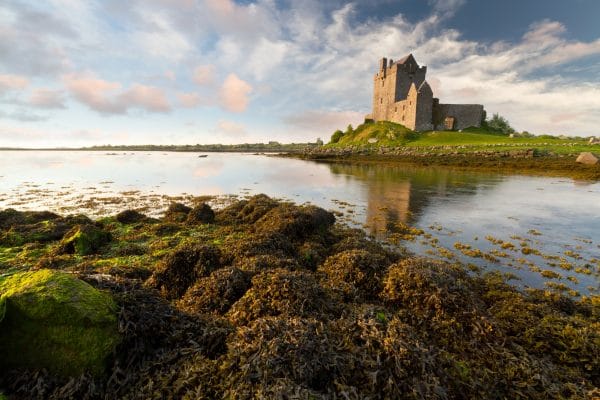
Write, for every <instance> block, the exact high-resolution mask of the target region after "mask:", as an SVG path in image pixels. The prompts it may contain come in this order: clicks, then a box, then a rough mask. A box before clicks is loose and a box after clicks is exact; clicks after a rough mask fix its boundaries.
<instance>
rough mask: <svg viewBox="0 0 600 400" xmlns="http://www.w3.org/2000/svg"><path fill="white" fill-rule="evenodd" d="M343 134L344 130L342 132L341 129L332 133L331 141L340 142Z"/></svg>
mask: <svg viewBox="0 0 600 400" xmlns="http://www.w3.org/2000/svg"><path fill="white" fill-rule="evenodd" d="M342 136H344V132H342V131H341V130H339V129H338V130H337V131H335V132H333V135H331V143H337V142H339V141H340V139H341V138H342Z"/></svg>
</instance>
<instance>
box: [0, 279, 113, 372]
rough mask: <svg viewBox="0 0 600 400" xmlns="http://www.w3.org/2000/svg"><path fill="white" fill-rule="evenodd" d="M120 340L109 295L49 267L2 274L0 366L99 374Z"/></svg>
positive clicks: (1, 368) (1, 367) (3, 367)
mask: <svg viewBox="0 0 600 400" xmlns="http://www.w3.org/2000/svg"><path fill="white" fill-rule="evenodd" d="M119 340H120V336H119V332H118V324H117V316H116V305H115V303H114V302H113V300H112V298H111V297H110V296H109V295H107V294H105V293H102V292H100V291H98V290H97V289H95V288H93V287H92V286H91V285H89V284H88V283H86V282H83V281H82V280H79V279H77V278H75V277H74V276H72V275H70V274H67V273H63V272H56V271H50V270H40V271H35V272H23V273H17V274H14V275H11V276H8V277H0V370H6V369H11V368H18V367H24V368H33V369H36V368H47V369H48V370H49V371H51V372H53V373H56V374H59V375H65V376H68V375H78V374H80V373H82V372H83V371H90V372H92V373H93V374H101V373H102V372H103V371H104V367H105V362H106V360H107V358H108V356H109V355H110V354H111V353H112V352H113V350H114V349H115V347H116V345H117V344H118V342H119Z"/></svg>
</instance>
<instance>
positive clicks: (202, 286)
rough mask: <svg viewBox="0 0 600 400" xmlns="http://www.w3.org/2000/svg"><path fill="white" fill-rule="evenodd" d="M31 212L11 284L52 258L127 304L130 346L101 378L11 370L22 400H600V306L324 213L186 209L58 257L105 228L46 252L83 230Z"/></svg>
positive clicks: (123, 323) (119, 226)
mask: <svg viewBox="0 0 600 400" xmlns="http://www.w3.org/2000/svg"><path fill="white" fill-rule="evenodd" d="M197 211H202V210H200V209H198V210H197ZM205 211H206V210H205ZM16 213H17V212H15V211H14V210H13V211H11V210H6V211H4V212H0V234H2V235H4V236H3V237H11V238H12V239H11V240H12V241H11V244H10V246H23V247H22V249H21V248H19V247H10V248H8V247H7V246H8V245H3V244H2V243H1V242H0V247H1V249H2V250H3V253H2V254H5V256H4V257H5V258H3V259H2V261H1V262H0V272H3V270H2V268H5V267H4V265H5V264H6V266H7V267H10V268H13V269H19V268H21V269H23V268H33V267H34V266H35V265H36V264H37V263H39V262H40V261H39V258H40V257H41V258H42V259H44V257H50V260H51V261H52V267H53V268H56V269H59V270H66V271H70V272H73V273H76V274H78V276H80V277H81V278H82V279H84V280H86V281H87V282H89V283H90V284H92V285H93V286H95V287H97V288H99V289H101V290H104V291H106V292H108V293H110V294H111V295H112V296H113V298H114V299H115V302H116V303H117V304H118V306H119V307H120V312H119V331H120V333H121V335H122V337H123V341H122V343H121V344H120V345H119V347H118V348H117V350H116V352H115V354H114V356H113V360H112V362H111V363H109V366H108V368H107V370H106V373H105V375H104V376H100V377H92V376H91V375H89V374H83V375H81V376H78V377H71V378H68V379H67V378H62V377H58V376H53V375H51V374H49V373H48V372H47V371H44V370H2V371H0V392H2V393H5V394H6V395H8V396H10V397H9V398H15V399H73V398H77V399H107V398H109V399H162V398H177V399H221V398H228V399H331V400H334V399H440V400H444V399H463V398H468V399H488V398H494V399H500V398H506V399H513V398H514V399H518V398H531V399H553V398H564V399H592V398H599V396H600V390H599V386H600V372H599V371H600V324H599V323H598V321H599V320H600V303H599V302H598V297H597V296H593V295H592V296H589V297H585V298H581V299H578V300H575V299H570V298H567V297H565V296H564V295H562V294H555V293H551V292H546V291H539V290H527V291H518V290H517V289H515V288H514V287H512V286H510V285H509V284H508V283H506V281H505V279H504V278H503V277H502V276H501V275H500V274H487V275H483V276H479V275H473V274H472V273H470V272H467V269H466V268H464V267H463V266H461V265H454V264H449V263H445V262H440V261H434V260H429V259H422V258H417V257H414V256H411V255H409V254H407V253H406V252H405V251H402V250H401V249H398V250H397V251H396V250H394V251H393V250H390V248H389V247H386V248H384V247H383V246H382V245H381V244H380V243H378V242H376V241H374V240H370V239H368V238H367V237H366V235H365V234H364V233H363V232H362V231H359V230H355V229H348V228H347V227H344V226H342V225H340V224H335V223H334V221H335V220H334V218H333V215H331V214H330V213H329V212H327V211H325V210H322V209H319V208H317V207H313V206H295V205H293V204H290V203H282V202H278V201H276V200H273V199H271V198H269V197H267V196H265V195H258V196H254V197H251V198H249V199H247V200H242V201H237V202H235V203H233V204H231V205H230V206H228V207H226V208H224V209H222V210H218V211H216V212H215V217H214V221H213V222H211V223H204V222H201V221H200V218H198V219H196V218H197V217H196V216H192V215H193V214H194V211H193V210H192V209H189V207H187V206H185V205H177V206H172V207H171V210H170V211H168V212H167V215H166V216H165V218H163V219H162V220H160V221H156V220H151V219H144V220H141V221H139V222H137V223H136V224H135V225H128V221H119V220H118V218H114V217H113V218H107V219H105V220H103V221H102V222H101V223H97V225H95V226H96V227H97V228H98V229H101V230H102V231H106V232H107V233H109V234H110V235H111V237H112V240H110V241H109V242H106V243H104V244H103V246H102V248H101V251H95V252H92V253H85V254H83V253H74V254H70V253H68V252H66V253H64V254H62V255H60V256H54V257H53V258H52V255H53V254H54V253H53V252H54V251H55V249H56V247H57V246H58V245H59V242H58V241H60V240H61V238H62V237H63V235H64V234H65V233H67V232H68V231H69V229H71V228H73V227H74V226H75V227H76V226H77V225H91V224H92V223H91V222H90V221H89V220H88V222H87V223H86V222H84V221H80V222H75V221H72V223H70V227H69V229H67V230H65V231H64V232H63V235H60V236H59V237H56V239H54V241H52V240H50V241H49V242H40V241H39V240H38V239H36V237H37V236H35V235H29V233H30V231H33V232H37V229H41V227H42V225H44V226H51V225H52V224H55V223H58V221H60V222H61V223H62V221H67V218H63V217H59V216H55V215H51V214H35V215H21V214H16ZM45 218H47V219H45ZM202 218H204V217H202ZM192 220H194V222H193V223H191V221H192ZM54 226H56V224H55V225H54ZM11 232H12V233H11ZM17 232H18V233H19V236H16V235H14V233H17ZM11 235H12V236H11ZM71 236H74V235H71ZM75 236H76V235H75ZM44 240H46V239H44ZM15 243H17V244H15ZM6 249H8V250H6ZM19 250H21V251H20V252H17V251H19ZM7 254H8V255H10V254H16V255H15V256H14V258H12V259H11V258H10V257H9V256H6V255H7ZM0 279H2V274H0ZM0 296H1V294H0ZM0 298H1V297H0ZM0 329H2V321H1V320H0Z"/></svg>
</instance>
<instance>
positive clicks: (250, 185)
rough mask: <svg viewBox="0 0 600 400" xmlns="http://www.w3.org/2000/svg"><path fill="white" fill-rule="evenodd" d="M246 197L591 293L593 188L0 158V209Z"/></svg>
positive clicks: (598, 211) (170, 157)
mask: <svg viewBox="0 0 600 400" xmlns="http://www.w3.org/2000/svg"><path fill="white" fill-rule="evenodd" d="M257 193H266V194H268V195H269V196H272V197H277V198H282V199H288V200H293V201H295V202H297V203H304V202H310V203H313V204H316V205H319V206H322V207H324V208H327V209H332V210H336V211H338V212H340V213H341V214H339V215H340V219H341V220H342V221H344V222H347V223H349V224H352V225H355V226H361V227H363V228H364V229H366V230H367V231H368V232H369V233H370V234H372V235H373V236H375V237H377V238H380V239H385V238H386V237H389V236H390V235H392V236H393V234H394V233H395V232H398V231H399V230H401V229H402V224H407V225H410V226H413V227H416V228H420V229H422V230H423V231H424V235H421V236H418V237H417V238H416V240H413V241H410V242H407V243H404V245H407V246H408V247H409V248H410V249H411V250H412V251H414V252H416V253H418V254H423V255H435V256H436V257H440V256H444V257H447V258H448V259H457V260H460V261H463V262H465V263H470V264H474V265H477V266H481V267H484V268H492V269H497V270H500V271H502V272H510V273H513V274H515V275H516V276H518V277H519V278H520V280H519V281H516V284H517V285H519V286H535V287H543V286H544V285H547V282H548V281H551V282H553V283H550V285H555V286H556V284H559V285H560V284H564V285H565V286H566V287H568V288H570V289H576V290H577V291H579V292H580V293H581V294H586V293H588V292H590V291H597V290H598V281H599V278H598V277H599V274H598V271H599V269H600V260H599V259H600V184H599V183H586V182H575V181H572V180H570V179H563V178H546V177H526V176H505V175H495V174H482V173H473V172H458V171H448V170H443V169H434V168H406V167H389V166H381V165H367V166H356V165H354V166H353V165H343V164H324V163H314V162H307V161H300V160H289V159H282V158H276V157H266V156H256V155H249V154H223V153H211V154H208V156H207V157H206V158H199V157H198V154H194V153H160V152H153V153H146V152H135V153H130V152H128V153H122V152H119V153H105V152H33V151H32V152H11V151H4V152H0V209H1V208H8V207H11V208H15V209H19V210H37V209H46V210H52V211H55V212H59V213H62V214H67V213H85V214H88V215H92V216H101V215H110V214H113V213H115V212H116V211H118V210H123V209H125V208H138V209H142V210H144V211H145V212H147V213H148V214H152V215H158V214H160V212H161V211H162V210H164V209H165V208H166V206H167V205H168V203H169V202H171V201H173V200H178V201H184V202H185V201H189V200H190V199H191V197H192V196H200V195H219V196H221V197H220V199H221V200H222V199H223V196H225V195H229V194H234V195H239V196H246V195H251V194H257ZM214 204H216V205H218V204H219V200H215V201H214ZM486 236H492V237H488V238H487V239H486ZM491 240H503V241H504V242H508V243H510V244H512V245H514V248H511V247H509V246H508V245H506V246H508V247H507V248H504V249H503V248H502V247H501V244H500V243H498V242H496V243H493V242H492V241H491ZM465 246H471V249H470V250H473V249H479V250H480V251H481V252H482V253H480V254H479V256H476V254H473V253H470V252H469V249H466V248H465ZM523 246H525V247H526V248H531V249H533V250H535V251H536V252H537V253H538V254H523V252H522V251H521V248H522V247H523ZM457 247H458V248H457ZM460 247H462V248H463V251H461V249H460ZM465 249H466V250H465ZM465 253H466V254H465ZM481 254H484V256H485V255H488V257H487V259H486V258H482V257H481ZM492 256H493V257H492ZM542 271H554V272H557V273H558V274H560V276H559V277H555V278H553V279H547V278H545V277H543V276H542V275H541V272H542Z"/></svg>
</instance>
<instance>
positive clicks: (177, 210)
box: [164, 203, 192, 222]
mask: <svg viewBox="0 0 600 400" xmlns="http://www.w3.org/2000/svg"><path fill="white" fill-rule="evenodd" d="M191 210H192V209H191V208H190V207H188V206H186V205H185V204H181V203H171V205H170V206H169V208H167V211H165V218H164V219H165V221H169V222H183V221H185V220H186V218H187V216H188V214H189V212H190V211H191Z"/></svg>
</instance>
